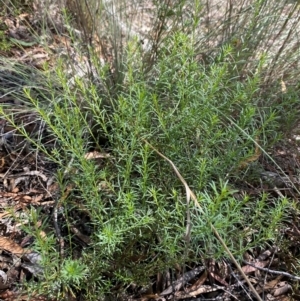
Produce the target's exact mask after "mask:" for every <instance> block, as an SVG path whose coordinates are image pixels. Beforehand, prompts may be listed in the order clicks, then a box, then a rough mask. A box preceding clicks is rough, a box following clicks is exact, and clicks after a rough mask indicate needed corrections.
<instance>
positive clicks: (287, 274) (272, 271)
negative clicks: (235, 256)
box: [243, 260, 300, 280]
mask: <svg viewBox="0 0 300 301" xmlns="http://www.w3.org/2000/svg"><path fill="white" fill-rule="evenodd" d="M243 263H245V264H247V265H250V266H252V267H254V268H256V269H258V270H260V271H264V272H268V273H270V274H275V275H282V276H286V277H289V278H292V279H295V280H300V277H298V276H294V275H292V274H289V273H287V272H282V271H275V270H270V269H268V268H262V267H258V266H256V265H255V264H253V263H251V262H247V261H245V260H243Z"/></svg>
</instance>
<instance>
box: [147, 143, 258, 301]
mask: <svg viewBox="0 0 300 301" xmlns="http://www.w3.org/2000/svg"><path fill="white" fill-rule="evenodd" d="M142 140H143V141H144V142H145V143H147V144H148V145H149V146H150V147H151V148H152V149H153V150H154V151H155V152H156V153H157V154H158V155H159V156H161V157H162V158H163V159H165V160H166V161H168V162H169V163H170V165H171V166H172V168H173V170H174V171H175V173H176V175H177V176H178V178H179V179H180V181H181V183H182V184H183V185H184V187H185V190H186V194H187V199H189V197H191V198H192V200H193V201H194V203H195V205H196V206H197V207H198V208H200V209H201V210H202V208H201V206H200V204H199V202H198V200H197V197H196V195H195V194H194V193H193V191H192V190H191V189H190V187H189V185H188V184H187V182H186V181H185V179H184V178H183V177H182V176H181V174H180V172H179V171H178V169H177V167H176V166H175V164H174V163H173V162H172V161H171V160H170V159H169V158H167V157H166V156H164V155H163V154H162V153H160V152H159V151H158V150H157V149H156V148H155V147H154V146H152V145H151V144H150V143H149V142H148V141H147V140H145V139H142ZM209 226H210V227H211V229H212V230H213V232H214V234H215V235H216V237H217V239H218V240H219V242H220V243H221V244H222V246H223V248H224V249H225V250H226V252H227V254H228V255H229V257H230V258H231V260H232V261H233V263H234V264H235V266H236V268H237V269H238V271H239V272H240V273H241V275H242V276H243V278H244V279H245V281H246V282H247V284H248V285H249V287H250V289H251V291H252V293H253V294H254V295H255V297H256V298H257V300H259V301H263V300H262V299H261V297H260V296H259V294H258V292H257V291H256V289H255V288H254V286H253V285H252V283H251V282H250V280H249V278H248V277H247V276H246V274H245V273H244V271H243V270H242V268H241V266H240V265H239V263H238V262H237V261H236V259H235V258H234V256H233V254H232V253H231V252H230V250H229V249H228V247H227V245H226V243H225V242H224V240H223V239H222V237H221V236H220V234H219V232H218V231H217V229H216V228H215V227H214V225H213V224H212V223H211V222H209ZM189 230H190V229H189Z"/></svg>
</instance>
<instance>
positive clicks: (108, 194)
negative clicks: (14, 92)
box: [2, 1, 296, 300]
mask: <svg viewBox="0 0 300 301" xmlns="http://www.w3.org/2000/svg"><path fill="white" fill-rule="evenodd" d="M183 2H184V1H183ZM196 2H197V1H196ZM254 3H255V5H254V6H253V7H252V8H251V10H250V13H249V14H251V18H248V19H247V15H246V13H248V12H249V11H247V10H244V9H245V7H244V5H245V4H244V3H243V5H241V6H242V7H241V9H240V10H239V13H238V14H237V15H241V16H242V17H241V19H239V22H242V20H243V22H246V23H247V20H250V21H249V22H250V24H252V27H251V30H252V31H254V32H256V31H258V33H261V32H262V31H259V30H258V29H257V27H256V26H258V25H255V24H259V26H261V27H260V28H261V29H263V28H264V27H263V26H264V23H259V22H262V21H263V19H264V18H262V13H261V11H262V9H263V8H264V7H269V6H268V5H270V3H271V2H270V1H254ZM102 4H103V7H105V5H104V4H105V3H104V2H103V3H102ZM165 4H167V2H165ZM262 4H263V5H262ZM184 5H186V7H190V6H189V5H190V3H189V2H184V3H183V4H182V5H178V6H175V7H174V8H172V10H169V9H168V6H159V5H158V4H157V7H158V6H159V10H158V11H159V12H164V14H163V16H164V17H162V15H161V14H160V17H157V18H158V19H157V20H158V22H157V23H156V27H155V30H156V31H155V32H156V33H157V35H156V36H155V37H156V39H154V40H153V41H152V44H151V43H150V44H151V45H152V46H151V47H152V48H150V50H149V49H146V50H145V49H143V47H142V46H141V43H140V40H139V39H138V38H137V37H132V36H130V35H128V37H127V40H126V41H125V42H123V40H122V41H121V40H118V39H119V38H120V37H121V36H119V35H118V33H117V32H116V31H115V32H113V35H112V36H113V37H114V38H115V39H114V40H112V42H111V45H112V46H113V47H114V48H113V50H114V51H115V54H112V58H113V62H112V64H111V65H112V66H113V68H114V70H113V71H114V72H111V73H110V66H109V64H108V63H107V64H100V63H99V59H98V57H97V55H96V54H95V52H94V51H92V50H91V49H90V48H88V47H87V49H86V50H87V51H90V52H88V53H89V56H90V57H89V58H90V60H89V64H90V66H89V67H90V69H89V71H90V73H89V74H90V75H91V74H92V76H91V77H88V76H87V77H85V76H79V75H78V74H75V75H74V77H73V78H72V81H70V78H69V76H68V75H67V74H66V72H65V68H66V66H65V65H64V64H59V63H58V65H57V66H56V68H55V70H54V72H53V70H51V72H50V71H49V73H47V72H45V73H46V74H48V75H49V77H48V78H45V82H44V85H45V88H44V90H40V93H41V94H42V97H39V98H38V97H35V96H34V95H35V94H32V93H31V92H32V85H31V86H30V85H27V86H26V88H25V89H24V92H25V95H26V96H27V99H28V101H29V102H30V106H31V108H32V110H34V111H35V112H36V114H37V115H38V116H39V118H40V119H41V120H42V121H43V122H44V123H45V124H46V125H47V129H48V132H49V133H50V134H51V137H52V138H53V139H54V140H55V143H54V144H53V147H51V148H49V147H46V146H45V144H43V143H42V140H41V141H37V140H32V142H33V143H34V145H35V148H37V149H38V150H40V151H43V153H45V154H46V155H47V157H48V158H49V159H51V160H52V161H54V162H55V163H56V164H57V165H58V166H59V168H58V171H57V181H58V183H59V185H60V188H61V196H60V197H58V198H57V202H56V205H55V209H54V211H55V210H57V209H58V208H63V210H62V211H56V214H58V217H59V219H63V220H64V221H66V223H65V225H64V226H61V231H62V232H63V233H64V241H65V244H66V247H65V248H66V250H65V254H63V256H62V254H60V253H55V252H54V250H56V249H57V246H56V245H55V241H54V240H53V239H52V240H49V245H47V246H46V247H45V245H44V241H43V240H40V239H38V235H39V231H38V232H34V231H33V230H32V229H28V231H29V232H30V233H31V234H32V233H35V234H34V236H35V238H36V248H37V250H38V251H39V252H40V253H42V254H43V256H44V257H45V258H48V261H45V262H42V263H43V266H44V270H45V271H48V272H49V273H48V272H47V273H45V275H44V278H43V279H42V280H41V284H40V290H41V291H43V292H47V293H50V295H52V296H54V295H57V296H66V295H67V294H76V293H77V292H78V291H80V292H81V293H83V294H84V295H85V298H86V299H88V300H99V298H103V299H104V298H105V296H106V297H108V296H119V295H121V294H122V293H123V291H124V287H126V286H128V285H129V284H131V283H135V284H137V285H138V286H142V285H145V286H146V285H149V284H150V283H151V277H152V276H153V275H155V274H156V273H158V272H164V271H165V270H166V269H168V268H170V267H174V266H175V265H176V264H181V265H183V266H185V265H186V264H189V263H196V262H199V261H203V260H205V259H207V258H212V257H213V258H214V259H220V258H221V257H224V256H227V255H228V254H226V252H225V250H224V249H223V247H222V246H221V245H220V243H219V241H218V240H217V239H216V238H215V236H214V234H213V232H212V230H211V227H210V223H211V224H213V225H214V227H215V228H216V229H217V230H218V232H219V233H220V235H221V236H222V238H223V239H224V240H225V242H226V244H227V246H228V248H229V249H230V251H231V252H232V253H233V254H234V255H235V256H236V257H237V258H241V256H242V254H243V252H244V251H245V250H247V249H249V248H251V247H254V246H261V245H263V244H265V243H267V242H272V241H275V240H276V239H277V237H276V231H277V229H278V226H279V224H280V223H281V222H282V221H283V220H284V219H285V218H286V216H287V209H288V208H289V206H290V205H289V202H288V201H287V199H286V198H281V199H274V197H271V196H269V195H267V194H263V195H261V196H260V197H259V198H256V199H252V198H250V197H249V196H247V195H243V194H239V193H238V190H237V187H236V183H237V179H239V180H240V179H241V178H243V177H246V176H249V173H251V168H253V169H259V168H261V167H260V166H259V162H258V157H259V155H261V149H263V150H264V149H267V148H269V147H271V146H272V145H274V143H275V142H277V141H279V139H280V138H281V134H282V125H283V121H282V120H283V117H284V116H283V114H284V115H285V117H287V120H288V122H287V123H285V124H288V125H289V126H291V125H292V124H294V121H295V117H296V116H295V115H293V112H291V113H289V112H288V113H286V108H289V109H291V108H293V109H294V108H295V106H296V101H295V94H293V93H294V91H291V92H287V93H280V92H278V90H276V89H275V88H274V90H273V91H274V93H267V92H269V90H268V89H265V88H264V87H265V86H264V85H265V83H266V78H268V80H269V79H270V78H271V74H273V73H272V72H271V73H270V70H269V69H268V68H267V67H266V66H268V64H269V63H270V60H271V61H272V62H273V63H274V66H276V68H277V65H276V64H277V63H278V62H280V60H279V57H280V55H281V53H282V51H281V53H279V52H278V55H277V57H276V56H275V57H274V56H273V57H272V55H271V58H270V55H269V53H268V51H262V48H261V45H260V44H256V42H257V41H256V40H255V41H254V40H251V36H250V35H249V30H248V29H247V28H248V27H247V26H246V23H245V24H244V25H245V26H244V27H241V26H240V27H235V24H239V22H236V19H235V18H233V15H232V14H233V12H234V10H230V11H229V12H228V13H232V14H227V15H226V14H225V16H227V22H225V23H224V24H225V25H226V26H225V25H224V26H225V27H222V30H221V32H220V33H216V32H213V31H211V27H208V29H209V30H208V35H207V37H206V38H205V39H204V37H203V40H201V39H199V38H198V33H199V31H198V25H199V24H200V23H199V22H200V20H201V16H202V15H201V14H204V13H205V9H204V8H205V7H206V8H207V7H208V6H204V5H200V2H197V5H196V8H195V10H194V13H195V14H196V13H199V14H198V15H197V16H195V17H194V18H192V20H193V22H194V23H193V24H189V23H186V19H185V18H186V15H185V14H183V13H182V14H179V12H183V11H185V10H184V9H183V8H184V7H185V6H184ZM176 10H178V12H176ZM80 16H81V18H84V13H83V14H82V15H80ZM181 17H182V18H181ZM95 24H96V23H95ZM187 24H189V25H187ZM181 26H183V29H185V30H181V29H182V27H181ZM185 26H186V27H185ZM188 26H191V27H188ZM268 26H269V24H268ZM166 28H168V29H166ZM243 28H244V30H245V31H244V32H240V31H241V30H243ZM268 28H269V27H268ZM88 29H90V24H88V25H87V28H86V30H88ZM99 29H100V28H99ZM114 29H116V27H115V28H114ZM221 33H223V35H222V39H219V38H220V34H221ZM214 35H215V38H216V40H218V41H219V42H220V43H219V44H218V45H213V47H211V48H210V49H209V50H210V51H209V52H208V53H207V54H205V55H203V56H202V59H199V51H200V52H201V47H202V48H205V47H207V45H208V44H207V43H208V42H207V41H208V38H209V37H210V38H211V37H212V36H214ZM237 36H238V37H239V38H237ZM120 39H121V38H120ZM253 39H254V37H253ZM201 41H202V42H201ZM234 41H236V42H234ZM239 41H242V45H241V43H240V42H239ZM113 42H116V43H115V44H114V43H113ZM201 43H202V44H201ZM285 45H286V44H285ZM89 46H92V45H89ZM196 46H197V47H196ZM216 46H217V47H216ZM250 46H252V48H251V47H250ZM239 47H242V48H241V49H240V48H239ZM203 57H204V59H203ZM91 62H93V64H92V63H91ZM274 68H275V67H274ZM53 73H54V74H53ZM53 75H54V77H55V79H56V81H55V82H56V83H57V82H59V85H60V87H59V88H57V86H55V88H54V86H53ZM108 75H109V76H108ZM266 76H269V77H266ZM87 78H88V79H87ZM91 79H93V80H91ZM278 80H279V78H277V79H275V80H274V82H273V83H272V84H273V85H274V86H272V87H276V85H275V83H277V84H278V82H279V81H278ZM34 89H37V87H34ZM262 97H263V98H262ZM278 99H280V101H278ZM283 112H284V113H283ZM2 114H5V117H6V118H7V119H9V120H10V121H11V122H12V123H14V118H13V116H9V114H8V113H6V112H3V111H2ZM19 131H21V132H22V133H23V135H25V136H27V133H26V131H25V130H24V129H22V128H20V129H19ZM145 140H146V141H148V142H149V143H150V144H151V145H153V146H154V147H155V148H157V149H158V150H159V151H160V152H161V153H162V154H164V155H165V156H166V157H168V158H169V159H170V160H172V162H174V164H175V165H176V167H177V168H178V169H179V171H180V173H181V175H182V176H183V177H184V179H185V180H186V182H187V183H188V184H189V186H190V187H191V189H192V190H193V191H194V192H195V194H196V195H197V198H198V200H199V202H200V205H201V209H199V208H196V207H195V206H194V205H193V204H192V203H191V202H190V203H188V202H187V199H186V192H185V191H184V187H183V186H182V184H181V182H180V180H179V179H178V178H177V177H176V176H175V174H174V172H173V170H172V168H171V167H170V165H169V164H168V163H167V162H165V161H163V160H162V158H160V157H159V156H157V154H156V153H155V152H154V151H153V149H152V148H151V147H150V145H149V144H147V143H145ZM257 145H259V148H258V146H257ZM90 151H97V152H99V153H100V154H101V155H102V158H101V159H100V160H90V159H87V156H86V155H87V153H88V152H90ZM108 155H109V156H108ZM257 177H258V178H257V179H256V181H259V173H258V176H257ZM70 187H71V189H70ZM66 191H70V193H68V194H65V192H66ZM58 204H59V205H58ZM34 214H35V213H32V215H34ZM82 218H83V219H84V221H85V222H84V224H85V225H84V227H83V226H82V225H81V219H82ZM189 219H190V220H191V230H190V234H189V236H188V239H187V235H186V232H187V224H188V222H189ZM264 221H272V222H264ZM33 224H34V223H33ZM74 226H76V227H83V228H82V229H84V231H85V233H86V234H87V235H88V236H89V237H90V242H89V243H87V244H86V245H84V247H82V248H80V250H78V246H77V245H76V239H75V238H74V237H75V235H73V234H72V233H71V229H72V227H74ZM56 234H57V233H56ZM52 238H53V236H52ZM54 253H55V255H53V254H54ZM49 258H51V261H49ZM79 260H80V261H81V262H79ZM112 298H113V297H112Z"/></svg>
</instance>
